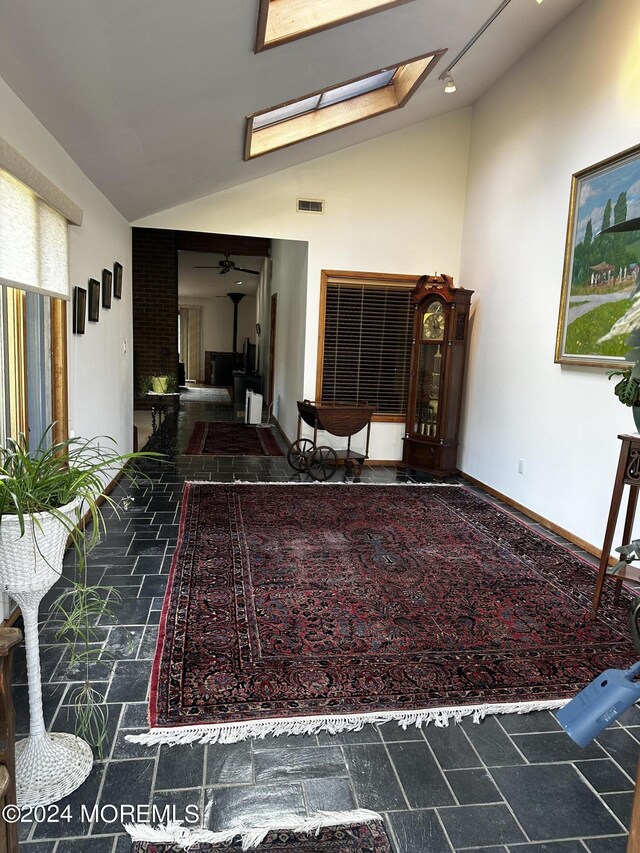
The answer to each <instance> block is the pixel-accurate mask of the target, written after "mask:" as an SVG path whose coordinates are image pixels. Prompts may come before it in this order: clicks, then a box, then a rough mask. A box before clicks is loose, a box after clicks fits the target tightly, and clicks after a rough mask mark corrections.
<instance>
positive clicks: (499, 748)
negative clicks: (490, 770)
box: [460, 717, 525, 767]
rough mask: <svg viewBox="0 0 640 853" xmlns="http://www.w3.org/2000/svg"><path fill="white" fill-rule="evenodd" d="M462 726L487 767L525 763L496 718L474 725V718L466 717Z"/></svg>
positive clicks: (488, 718)
mask: <svg viewBox="0 0 640 853" xmlns="http://www.w3.org/2000/svg"><path fill="white" fill-rule="evenodd" d="M460 725H461V726H462V728H463V729H464V731H465V732H466V734H467V737H468V738H469V740H470V741H471V743H472V744H473V746H474V747H475V749H476V750H477V752H478V754H479V755H480V758H481V759H482V760H483V761H484V763H485V764H486V765H487V767H503V766H505V765H507V764H524V763H525V760H524V758H523V757H522V756H521V755H520V753H519V752H518V750H517V749H516V748H515V746H514V745H513V742H512V741H511V738H509V736H508V735H506V734H505V733H504V731H503V729H502V728H501V726H500V724H499V723H498V721H497V720H496V719H495V717H485V718H484V720H482V721H481V722H480V723H474V722H473V719H472V717H464V718H463V720H462V722H461V723H460Z"/></svg>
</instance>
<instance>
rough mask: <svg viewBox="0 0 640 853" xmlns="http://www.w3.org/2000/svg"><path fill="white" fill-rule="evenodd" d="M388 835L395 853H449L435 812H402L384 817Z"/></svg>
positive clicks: (447, 843) (449, 849)
mask: <svg viewBox="0 0 640 853" xmlns="http://www.w3.org/2000/svg"><path fill="white" fill-rule="evenodd" d="M384 822H385V825H386V826H387V829H388V834H390V835H391V838H392V839H393V840H395V842H396V845H395V846H396V849H397V853H418V851H424V853H451V847H450V845H449V842H448V841H447V837H446V835H445V833H444V830H443V829H442V826H441V824H440V821H439V820H438V816H437V814H436V813H435V811H433V810H431V809H429V810H425V811H411V812H408V811H402V812H392V813H390V814H388V815H385V821H384Z"/></svg>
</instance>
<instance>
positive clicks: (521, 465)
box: [518, 459, 524, 474]
mask: <svg viewBox="0 0 640 853" xmlns="http://www.w3.org/2000/svg"><path fill="white" fill-rule="evenodd" d="M518 474H524V459H518Z"/></svg>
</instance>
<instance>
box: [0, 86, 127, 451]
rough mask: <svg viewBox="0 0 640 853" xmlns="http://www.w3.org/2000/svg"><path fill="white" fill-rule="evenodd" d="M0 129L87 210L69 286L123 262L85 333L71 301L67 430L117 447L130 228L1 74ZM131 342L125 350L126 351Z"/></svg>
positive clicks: (123, 441) (74, 236)
mask: <svg viewBox="0 0 640 853" xmlns="http://www.w3.org/2000/svg"><path fill="white" fill-rule="evenodd" d="M0 116H1V117H2V123H1V125H0V133H1V134H2V136H3V137H4V138H5V139H6V140H7V142H9V143H10V144H11V145H13V147H14V148H16V149H17V150H18V151H19V152H20V153H21V154H22V155H23V156H24V157H26V159H27V160H29V161H30V162H31V163H32V164H33V165H34V166H35V167H36V168H37V169H39V170H40V171H41V172H42V173H43V174H44V175H46V177H47V178H49V180H51V181H53V183H54V184H56V185H57V186H58V187H59V188H60V189H61V190H62V191H63V192H65V193H66V194H67V195H68V196H69V197H70V198H71V199H72V200H73V201H75V202H76V204H78V205H80V207H82V208H83V210H84V220H83V223H82V225H81V226H78V227H76V226H71V228H70V238H69V262H70V263H69V269H70V279H71V286H72V287H73V286H75V285H78V286H80V287H84V288H86V287H87V282H88V280H89V278H95V279H98V280H100V279H101V275H102V269H103V267H104V268H107V269H111V270H113V264H114V261H119V262H120V263H121V264H122V266H123V276H122V299H121V300H118V299H113V298H112V301H111V309H110V310H107V309H103V308H102V307H101V308H100V320H99V322H98V323H90V322H88V320H87V323H86V333H85V334H84V335H74V334H73V333H72V331H71V321H72V309H71V303H69V306H68V311H67V318H68V341H69V346H68V353H69V429H70V430H73V431H75V433H76V434H78V435H82V436H84V437H93V436H96V435H110V436H112V437H113V438H115V439H116V441H117V442H118V449H119V451H120V452H125V451H129V450H131V447H132V443H133V403H132V401H133V361H132V356H133V339H132V307H131V306H132V303H131V229H130V228H129V225H128V223H127V222H126V220H125V219H123V217H122V216H121V215H120V214H119V213H118V212H117V211H116V209H115V208H114V207H113V205H111V203H110V202H109V201H107V199H106V198H105V197H104V196H103V195H102V193H101V192H100V191H99V190H98V189H97V188H96V187H95V186H94V185H93V184H92V183H91V181H90V180H89V179H88V178H87V177H86V175H85V174H84V173H83V172H82V171H81V170H80V169H79V167H78V166H77V165H76V164H75V163H74V162H73V160H71V158H70V157H69V156H68V154H67V153H66V152H65V151H64V150H63V148H62V147H61V146H60V145H59V144H58V142H56V140H55V139H54V138H53V136H51V134H50V133H49V132H48V131H47V130H46V128H45V127H44V126H43V125H42V124H40V122H39V121H38V120H37V119H36V117H35V116H34V115H33V113H31V112H30V111H29V110H28V109H27V107H26V106H25V105H24V104H23V103H22V101H20V100H19V99H18V98H17V96H16V95H15V93H14V92H13V91H12V90H11V89H10V88H9V87H8V86H7V85H6V83H5V82H4V80H2V79H1V78H0ZM125 349H126V352H125Z"/></svg>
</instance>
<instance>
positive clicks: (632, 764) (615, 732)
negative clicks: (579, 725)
mask: <svg viewBox="0 0 640 853" xmlns="http://www.w3.org/2000/svg"><path fill="white" fill-rule="evenodd" d="M597 741H598V743H599V744H600V746H602V747H604V749H605V751H606V752H607V753H608V754H609V755H610V756H611V758H613V760H614V761H617V763H618V764H619V765H620V767H622V769H623V770H624V771H625V773H628V774H629V775H630V776H631V777H632V778H634V779H635V776H636V767H637V764H638V754H639V753H640V743H639V742H638V741H637V740H636V739H635V737H632V736H631V735H630V734H629V732H627V731H625V730H624V729H621V728H613V729H606V730H605V731H603V732H601V733H600V734H599V735H598V737H597Z"/></svg>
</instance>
